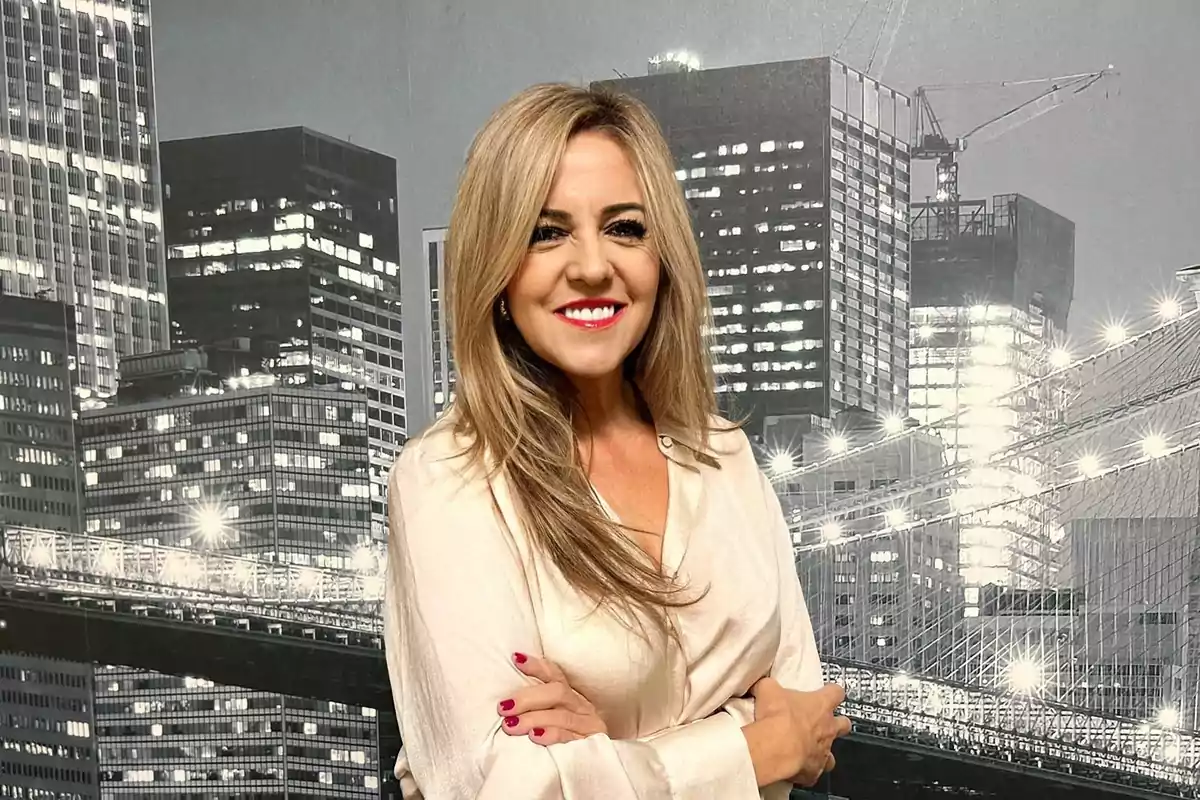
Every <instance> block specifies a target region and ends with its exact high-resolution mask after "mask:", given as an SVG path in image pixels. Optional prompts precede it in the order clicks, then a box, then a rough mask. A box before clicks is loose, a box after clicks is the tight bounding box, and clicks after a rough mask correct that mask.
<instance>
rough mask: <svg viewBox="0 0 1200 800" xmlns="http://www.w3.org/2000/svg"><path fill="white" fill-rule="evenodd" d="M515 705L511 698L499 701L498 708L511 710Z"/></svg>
mask: <svg viewBox="0 0 1200 800" xmlns="http://www.w3.org/2000/svg"><path fill="white" fill-rule="evenodd" d="M515 705H516V703H514V702H513V701H512V700H504V701H502V702H501V703H500V710H501V711H512V708H513V706H515Z"/></svg>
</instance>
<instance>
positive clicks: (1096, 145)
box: [152, 0, 1200, 423]
mask: <svg viewBox="0 0 1200 800" xmlns="http://www.w3.org/2000/svg"><path fill="white" fill-rule="evenodd" d="M888 5H889V2H888V0H867V2H866V3H865V4H864V3H863V2H862V0H809V1H808V2H805V1H804V0H606V2H602V3H601V2H583V1H580V0H413V1H412V2H404V1H403V0H323V1H322V0H236V1H235V0H153V5H152V11H153V24H154V44H155V59H156V63H155V77H156V81H157V99H158V123H159V132H160V138H162V139H164V140H165V139H174V138H182V137H189V136H201V135H208V134H216V133H228V132H233V131H241V130H251V129H256V128H267V127H277V126H287V125H307V126H309V127H312V128H315V129H317V130H320V131H322V132H325V133H328V134H331V135H333V136H338V137H343V138H348V139H350V140H352V141H353V142H355V143H357V144H360V145H363V146H365V147H369V148H372V149H375V150H379V151H381V152H384V153H388V154H390V155H393V156H395V157H396V159H397V160H398V162H399V174H400V192H399V196H398V207H399V210H400V227H401V230H400V233H401V241H402V263H403V265H404V267H405V269H406V272H405V275H406V277H407V276H408V275H414V277H413V278H412V279H410V280H409V281H408V282H407V283H406V286H414V285H415V281H416V278H415V271H416V270H419V269H420V267H421V265H423V263H424V261H423V259H422V258H421V257H420V253H419V250H420V231H421V229H422V228H424V227H434V226H441V225H444V224H445V223H446V221H447V218H448V216H449V208H450V200H451V194H452V191H453V186H454V179H455V176H456V174H457V171H458V169H459V166H460V164H461V162H462V158H463V155H464V153H465V151H466V148H467V146H468V144H469V143H470V139H471V137H472V135H473V134H474V132H475V130H476V129H477V128H478V126H479V125H480V124H481V123H482V122H483V120H484V119H485V118H486V116H487V114H488V113H489V111H490V110H491V109H493V108H494V107H495V106H496V105H498V104H499V103H501V102H503V101H504V100H505V99H506V98H507V97H508V96H510V95H511V94H513V93H515V92H516V91H518V90H520V89H521V88H523V87H525V86H526V85H528V84H530V83H535V82H539V81H546V80H566V81H573V82H586V81H590V80H596V79H600V78H609V77H613V75H614V73H613V70H619V71H620V72H622V73H625V74H627V75H631V76H634V75H642V74H645V63H646V59H647V57H648V56H650V55H652V54H654V53H657V52H661V51H664V50H670V49H676V48H687V49H690V50H692V51H694V52H696V53H697V54H699V55H700V57H701V59H702V60H703V63H704V65H705V66H710V67H720V66H730V65H734V64H749V63H758V62H766V61H777V60H784V59H792V58H806V57H812V56H820V55H828V54H831V53H832V52H833V51H834V50H835V49H836V48H838V46H839V44H841V43H842V41H843V39H845V43H844V45H842V48H841V51H840V54H839V57H841V58H842V59H843V60H845V61H847V62H848V63H850V64H851V65H852V66H855V67H857V68H859V69H865V68H866V67H867V64H868V61H869V59H870V56H871V53H872V50H875V49H876V46H875V42H876V39H877V34H878V32H879V31H880V28H881V23H882V22H883V19H884V15H885V13H886V10H887V8H888ZM893 6H894V11H893V15H892V18H893V20H894V19H895V18H896V17H898V16H899V14H898V12H899V10H900V7H901V6H907V10H906V13H905V15H904V18H903V20H902V22H901V24H900V26H899V28H898V29H897V33H896V36H895V40H894V44H893V45H892V47H891V49H890V53H889V47H888V45H889V39H890V37H889V35H888V34H887V33H885V34H884V36H883V37H882V39H881V41H880V44H879V46H878V48H877V55H876V59H875V64H874V67H873V69H872V70H871V72H872V73H873V74H875V75H876V76H880V77H882V79H883V81H884V82H885V83H887V84H889V85H891V86H894V87H895V88H897V89H900V90H902V91H905V92H908V93H911V91H912V90H913V89H914V88H915V87H917V86H920V85H924V84H943V83H960V82H965V81H998V80H1008V79H1023V78H1034V77H1046V76H1053V75H1063V74H1068V73H1075V72H1088V71H1093V70H1098V69H1102V68H1104V67H1106V66H1108V65H1110V64H1112V65H1114V66H1115V67H1116V69H1117V70H1118V71H1119V72H1120V75H1119V76H1118V77H1115V78H1110V79H1108V80H1107V81H1106V82H1105V83H1103V84H1101V85H1099V86H1096V87H1094V88H1093V89H1092V90H1090V91H1089V92H1088V93H1086V94H1084V95H1080V96H1077V97H1074V98H1072V99H1071V100H1069V101H1068V102H1067V103H1066V104H1064V105H1063V106H1062V107H1061V108H1059V109H1057V110H1055V111H1053V112H1051V113H1049V114H1046V115H1044V116H1042V117H1040V118H1039V119H1036V120H1034V121H1032V122H1030V123H1029V124H1027V125H1024V126H1022V127H1020V128H1018V129H1016V130H1013V131H1011V132H1009V133H1007V134H1005V135H1004V136H1001V137H999V138H997V139H994V140H992V141H987V142H983V141H975V142H973V143H972V146H971V147H970V148H969V150H968V152H967V153H966V154H964V155H963V156H962V159H961V162H960V163H961V165H962V166H961V168H960V186H961V189H962V195H963V197H964V198H965V199H973V198H979V197H990V196H992V195H993V194H1002V193H1007V192H1020V193H1022V194H1025V195H1028V196H1030V197H1032V198H1033V199H1035V200H1037V201H1038V202H1040V203H1042V204H1043V205H1045V206H1048V207H1049V208H1052V209H1054V210H1055V211H1057V212H1059V213H1061V214H1064V215H1066V216H1067V217H1070V218H1071V219H1073V220H1074V221H1075V223H1076V291H1075V302H1074V305H1073V308H1072V313H1071V334H1072V336H1073V338H1074V339H1075V340H1076V341H1077V342H1079V343H1080V345H1081V348H1082V347H1083V346H1084V345H1083V343H1085V342H1091V341H1092V340H1094V339H1095V337H1096V332H1097V330H1098V328H1099V326H1100V325H1101V324H1102V323H1103V322H1105V321H1107V320H1109V319H1112V318H1121V317H1124V318H1126V319H1128V320H1130V321H1133V320H1136V319H1139V318H1142V317H1144V316H1145V315H1147V314H1148V313H1149V310H1150V309H1151V308H1152V306H1153V302H1154V299H1155V298H1156V297H1157V296H1161V294H1162V292H1163V291H1164V290H1167V289H1170V290H1171V291H1175V288H1176V287H1175V284H1174V281H1173V273H1174V271H1175V270H1176V269H1178V268H1180V267H1182V266H1186V265H1187V264H1191V263H1195V262H1197V261H1200V235H1198V233H1197V231H1198V230H1200V158H1198V157H1197V142H1198V134H1197V131H1200V100H1198V98H1200V88H1197V84H1196V81H1197V77H1198V76H1200V48H1197V47H1196V46H1195V43H1196V42H1197V41H1200V3H1198V2H1195V0H1142V1H1141V2H1133V1H1132V0H907V2H906V0H897V1H896V2H895V3H894V4H893ZM860 9H865V10H863V13H862V14H861V16H860V18H859V20H858V23H857V25H856V26H855V27H854V29H853V33H852V34H851V35H850V36H849V38H846V32H847V31H848V30H850V28H851V23H852V21H853V20H854V18H855V16H856V15H858V13H859V10H860ZM1034 92H1036V89H1023V90H1018V89H999V90H971V91H961V92H954V93H949V94H947V93H941V94H938V95H935V96H934V97H933V100H934V103H935V108H936V109H937V111H938V112H939V114H940V116H941V117H942V118H943V125H944V127H945V130H946V133H947V134H948V135H951V136H953V135H954V134H956V133H962V132H964V131H966V130H968V129H970V128H973V127H974V126H975V125H977V124H979V123H980V122H983V121H985V120H987V119H989V118H990V117H993V116H996V115H998V114H1000V113H1002V112H1004V111H1006V110H1007V109H1009V108H1010V107H1012V106H1014V105H1016V104H1017V103H1018V102H1020V101H1021V100H1024V99H1027V98H1029V97H1031V96H1032V94H1033V93H1034ZM932 170H933V166H932V164H929V163H923V164H918V165H916V166H915V168H914V172H916V173H924V174H923V175H919V177H917V178H916V179H915V181H914V193H913V194H914V200H917V199H919V198H918V195H919V194H920V195H923V194H925V193H927V190H928V187H929V185H930V180H931V179H930V176H931V174H932ZM421 303H422V298H421V297H419V296H416V292H412V291H409V292H407V293H406V295H405V314H406V318H409V319H413V320H414V322H415V321H418V320H421V319H423V313H422V312H421V311H420V310H419V309H420V306H421ZM410 304H411V305H410ZM414 327H418V326H417V325H410V326H409V328H408V330H406V346H407V347H408V348H409V349H410V352H409V354H408V355H407V358H408V360H409V363H410V364H413V363H414V362H415V359H414V354H413V353H412V349H413V348H421V347H424V343H423V342H422V341H421V340H420V339H418V338H414V337H413V336H412V335H411V333H412V329H413V328H414ZM413 388H415V387H411V386H410V390H411V389H413ZM420 421H421V420H418V419H414V420H413V422H415V423H419V422H420Z"/></svg>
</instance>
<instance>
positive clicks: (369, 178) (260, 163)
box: [162, 128, 407, 541]
mask: <svg viewBox="0 0 1200 800" xmlns="http://www.w3.org/2000/svg"><path fill="white" fill-rule="evenodd" d="M162 152H163V182H164V187H165V189H164V191H165V203H166V209H165V219H166V229H167V240H168V245H169V247H168V253H167V256H168V261H167V278H168V281H169V283H170V291H171V295H172V298H173V299H172V302H171V320H172V323H171V324H172V333H171V336H172V341H173V343H174V345H175V346H176V347H184V348H186V347H195V346H199V345H208V344H213V343H215V342H222V341H229V340H232V339H237V338H246V339H249V340H251V343H252V344H251V347H252V349H256V350H258V349H264V350H265V349H267V348H271V347H274V348H278V356H277V357H275V358H273V359H272V360H271V362H270V363H269V364H267V365H266V370H267V371H268V372H270V373H271V374H273V375H276V376H277V377H278V378H279V381H280V383H281V385H283V386H291V387H301V386H314V387H334V388H337V389H340V390H343V391H349V392H354V393H360V394H362V395H364V396H365V397H366V398H367V400H368V403H369V407H368V408H369V410H368V418H369V426H370V442H371V446H370V472H371V487H372V495H371V507H372V514H373V532H374V536H375V538H376V539H378V540H380V541H382V540H383V539H384V538H386V535H387V519H386V513H385V508H384V490H385V488H386V483H387V472H388V470H389V469H390V468H391V465H392V462H393V460H394V458H395V453H396V451H397V450H398V448H399V447H400V446H401V445H402V444H403V443H404V438H405V434H406V431H407V426H406V419H405V402H404V399H405V386H404V353H403V343H402V338H403V331H402V328H401V323H400V282H399V281H400V279H399V275H398V267H397V260H398V258H399V239H398V236H399V233H398V227H397V223H396V200H395V197H396V162H395V160H394V159H392V158H391V157H389V156H385V155H382V154H380V153H374V152H372V151H370V150H366V149H364V148H361V147H357V146H355V145H352V144H349V143H348V142H342V141H339V140H337V139H334V138H331V137H328V136H324V135H322V134H319V133H316V132H314V131H310V130H307V129H305V128H282V129H277V130H267V131H257V132H253V133H237V134H230V135H226V136H211V137H205V138H200V139H188V140H182V141H173V142H164V143H163V146H162Z"/></svg>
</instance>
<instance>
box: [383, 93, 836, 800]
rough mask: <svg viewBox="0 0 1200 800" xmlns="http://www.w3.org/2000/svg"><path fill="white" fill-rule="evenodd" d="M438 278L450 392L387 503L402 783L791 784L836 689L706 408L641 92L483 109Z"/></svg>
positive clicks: (696, 305) (522, 99)
mask: <svg viewBox="0 0 1200 800" xmlns="http://www.w3.org/2000/svg"><path fill="white" fill-rule="evenodd" d="M447 271H448V277H449V289H450V310H451V326H452V332H453V341H454V348H455V352H454V358H455V361H456V363H457V365H458V370H459V378H458V392H459V394H458V398H457V399H456V401H455V403H454V405H453V407H452V408H451V409H450V410H449V412H448V413H447V414H446V415H444V416H443V418H442V419H441V420H439V421H438V422H437V423H436V424H435V425H434V426H433V427H432V428H431V429H430V430H428V431H426V432H425V433H424V434H423V435H422V436H420V437H418V438H417V439H415V440H413V441H411V442H410V443H409V445H408V446H407V447H406V448H405V450H404V452H403V453H402V454H401V456H400V458H399V459H398V461H397V463H396V466H395V467H394V468H393V470H392V475H391V483H390V494H389V498H388V508H389V513H390V517H391V538H390V554H389V579H388V586H387V592H388V596H387V602H386V604H385V635H386V644H387V656H388V667H389V671H390V673H391V677H392V684H393V689H394V694H395V697H396V704H397V711H398V716H399V718H400V726H401V735H402V737H403V740H404V743H405V752H404V754H402V756H401V758H400V760H399V762H398V763H397V766H396V770H397V775H398V776H399V777H400V779H401V784H402V787H403V789H404V793H405V796H406V797H409V798H415V797H424V798H428V799H429V800H433V798H501V797H503V798H509V797H536V798H547V800H551V799H553V798H567V797H588V798H590V797H613V798H664V799H665V798H722V799H724V798H732V799H733V800H737V799H738V798H751V797H755V798H757V797H760V796H764V797H773V798H775V797H784V796H786V795H787V793H788V791H789V790H790V787H791V785H792V783H794V782H798V783H803V784H811V783H812V782H813V781H815V780H816V778H817V777H819V776H820V775H821V773H822V772H823V771H824V770H827V769H829V768H832V766H833V762H832V756H831V754H830V747H831V742H832V740H833V739H834V738H835V737H836V736H839V735H842V734H843V733H845V732H846V730H847V729H848V723H847V722H846V721H845V719H844V718H840V717H837V716H836V715H835V714H834V711H835V709H836V707H837V705H838V704H839V703H840V701H841V699H842V693H841V690H840V689H838V688H837V687H824V688H822V687H821V669H820V662H819V660H818V658H817V653H816V648H815V643H814V641H813V634H812V626H811V623H810V622H809V618H808V612H807V609H806V607H805V604H804V599H803V597H802V596H801V593H800V587H799V584H798V582H797V579H796V573H795V566H794V563H793V560H792V555H791V547H790V541H789V539H788V534H787V528H786V524H785V522H784V519H783V515H782V513H781V511H780V507H779V502H778V500H777V499H776V497H775V495H774V492H773V491H772V489H771V486H770V484H769V482H767V481H766V479H765V478H764V477H763V475H762V474H761V473H760V472H759V470H758V468H757V466H756V464H755V461H754V457H753V454H752V452H751V450H750V447H749V443H748V442H747V440H746V437H745V436H744V435H743V434H742V433H741V431H740V430H739V429H738V428H737V427H736V426H733V425H731V424H730V423H728V422H726V421H724V420H721V419H719V418H717V417H716V416H715V414H714V411H715V407H716V404H715V398H714V394H713V381H712V369H711V366H710V365H709V362H708V355H707V348H706V343H705V341H704V338H703V336H702V329H703V326H704V324H705V322H706V320H707V319H708V304H707V296H706V292H705V287H704V278H703V271H702V270H701V267H700V261H699V257H698V254H697V251H696V246H695V242H694V240H693V238H692V234H691V229H690V226H689V223H688V216H687V212H686V207H685V205H684V201H683V197H682V194H681V192H680V190H679V188H678V185H677V184H676V181H675V178H674V175H673V171H672V166H671V158H670V154H669V152H668V150H667V147H666V145H665V143H664V142H663V140H662V137H661V135H660V134H659V132H658V128H657V126H656V124H655V123H654V120H653V119H652V118H651V116H650V115H649V113H648V112H647V111H646V109H645V108H644V107H643V106H641V104H639V103H638V102H636V101H633V100H631V99H628V98H625V97H622V96H619V95H614V94H610V93H607V92H602V91H591V90H585V89H580V88H574V87H570V86H559V85H553V86H539V87H534V88H533V89H530V90H528V91H526V92H524V93H522V94H521V95H519V96H518V97H516V98H515V99H513V100H512V101H510V102H509V103H508V104H506V105H505V106H504V107H502V108H501V109H500V110H499V111H497V112H496V114H494V115H493V117H492V118H491V120H489V122H488V123H487V125H486V126H485V127H484V129H483V130H482V131H481V132H480V134H479V135H478V137H477V138H476V141H475V144H474V145H473V147H472V149H471V152H470V154H469V156H468V159H467V164H466V167H465V169H464V172H463V176H462V179H461V182H460V186H459V192H458V197H457V200H456V204H455V209H454V213H453V215H452V217H451V223H450V231H449V236H448V255H447ZM784 686H786V687H787V688H783V687H784ZM747 695H753V697H754V704H753V705H751V704H750V702H749V700H748V698H747Z"/></svg>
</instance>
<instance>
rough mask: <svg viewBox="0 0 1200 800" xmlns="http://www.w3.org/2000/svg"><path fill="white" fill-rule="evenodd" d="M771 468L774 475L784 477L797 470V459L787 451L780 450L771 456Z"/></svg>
mask: <svg viewBox="0 0 1200 800" xmlns="http://www.w3.org/2000/svg"><path fill="white" fill-rule="evenodd" d="M769 467H770V470H771V473H772V474H774V475H783V474H785V473H787V472H791V471H792V470H793V469H795V468H796V457H795V456H793V455H792V454H791V453H789V452H787V451H786V450H780V451H779V452H778V453H775V454H774V455H773V456H771V459H770V462H769Z"/></svg>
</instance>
